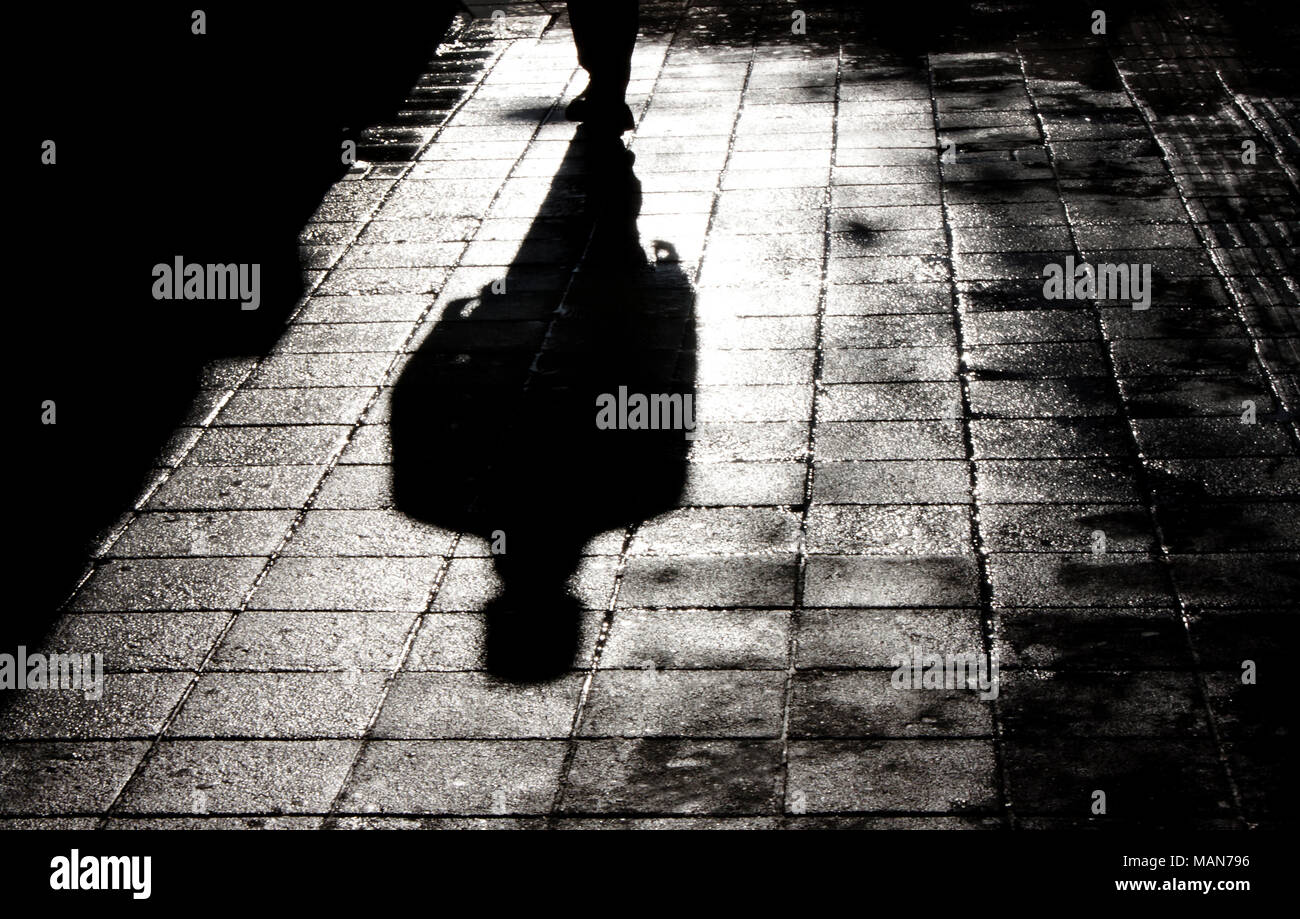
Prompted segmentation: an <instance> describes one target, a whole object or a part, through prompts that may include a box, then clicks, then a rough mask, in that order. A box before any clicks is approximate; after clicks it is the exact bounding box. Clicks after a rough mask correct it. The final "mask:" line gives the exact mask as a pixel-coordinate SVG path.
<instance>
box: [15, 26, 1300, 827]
mask: <svg viewBox="0 0 1300 919" xmlns="http://www.w3.org/2000/svg"><path fill="white" fill-rule="evenodd" d="M1033 6H1034V5H1032V4H1005V5H980V6H978V7H977V8H975V10H974V11H970V10H969V9H967V7H968V5H967V4H960V5H951V6H943V5H941V7H942V9H941V12H942V13H943V15H942V16H940V15H938V14H936V15H933V16H928V15H927V16H922V15H921V14H920V13H919V12H918V14H917V17H916V20H915V21H909V22H904V23H899V22H894V21H892V20H891V21H890V22H889V23H882V22H880V21H876V20H875V19H873V18H872V17H871V15H870V14H869V12H868V11H865V10H859V9H857V8H856V7H853V6H849V5H834V6H829V7H823V6H819V5H816V4H813V5H811V6H809V5H804V9H805V10H806V11H807V22H806V30H805V31H804V32H803V33H802V34H799V33H797V32H792V31H791V26H792V23H791V21H790V18H789V15H788V12H787V11H786V10H785V9H784V8H781V9H774V8H771V7H768V6H766V5H764V4H760V3H753V4H749V3H737V4H734V5H729V6H727V7H725V8H724V7H698V8H691V9H685V10H684V9H682V8H681V7H680V6H679V5H678V4H671V3H653V2H650V3H645V4H643V10H642V36H641V39H640V41H639V43H638V47H637V51H636V54H635V57H634V61H633V74H632V83H631V86H630V87H629V96H628V100H629V103H630V104H631V106H632V109H633V111H634V113H635V115H636V117H637V127H636V129H635V131H633V132H631V133H630V134H628V135H626V136H625V137H624V138H623V139H622V140H621V141H619V140H614V139H612V138H610V137H603V138H594V137H591V136H589V135H588V134H586V133H585V132H584V131H580V130H576V129H575V127H574V126H573V125H571V124H569V123H566V122H565V121H564V120H563V115H562V109H563V103H564V102H565V101H567V100H568V99H570V98H572V96H573V95H574V94H576V92H577V91H579V90H580V89H581V88H582V86H583V84H584V78H583V75H582V73H581V72H580V71H578V70H577V67H576V60H575V57H574V51H573V45H572V42H571V38H570V35H569V32H568V30H567V27H566V20H565V19H564V17H563V15H557V16H554V17H552V15H551V13H552V12H554V11H549V12H548V11H546V10H543V9H542V8H541V7H540V6H536V7H535V6H533V5H529V6H527V7H526V8H525V7H521V8H518V9H514V10H512V16H511V17H509V28H508V29H506V30H505V31H504V32H501V31H494V27H493V25H492V24H491V23H490V22H480V23H477V24H474V25H472V26H470V27H469V28H468V29H466V30H465V31H463V32H461V33H459V34H458V35H456V36H454V37H453V38H451V39H449V40H448V41H447V42H446V43H444V45H443V46H441V47H440V49H439V53H438V56H437V58H436V59H435V60H434V61H433V62H432V63H431V64H430V66H429V67H428V68H427V70H426V73H425V75H424V76H423V77H422V78H421V80H420V83H419V86H418V87H417V88H416V89H415V90H414V91H413V93H412V95H411V99H410V103H411V104H410V106H408V107H407V108H405V109H403V110H402V111H403V112H404V113H406V114H399V115H398V116H395V117H394V118H392V119H390V122H391V123H385V124H384V125H381V126H380V127H379V128H377V129H375V130H374V131H372V132H370V133H369V134H367V135H366V137H367V138H369V146H367V147H366V148H365V152H364V153H363V155H362V162H361V163H359V164H358V165H357V166H356V168H354V169H353V170H352V171H351V172H350V173H349V174H348V175H347V176H346V177H345V178H344V179H343V180H341V181H339V182H338V183H336V184H335V185H334V186H333V187H332V188H331V190H330V191H329V193H328V194H327V195H326V197H325V199H324V201H323V202H322V203H321V204H320V206H319V207H318V209H317V210H316V212H315V214H314V216H313V217H312V219H311V221H310V222H309V223H308V224H307V226H306V227H305V229H304V230H303V233H302V235H301V242H302V247H301V253H302V260H303V264H304V266H305V268H306V269H307V282H308V293H307V295H306V296H305V297H304V299H303V301H302V302H301V305H300V308H299V309H298V310H297V311H296V312H295V313H294V314H293V316H292V319H291V321H290V324H289V326H288V328H287V330H286V331H285V333H284V334H283V335H282V336H281V338H280V339H279V341H278V343H277V344H276V345H275V346H274V348H273V349H272V350H271V351H270V352H269V353H268V354H266V355H265V356H262V355H256V356H253V357H249V358H247V359H240V360H230V361H223V362H217V363H215V364H213V365H210V366H209V367H208V368H207V370H206V371H205V377H204V385H203V390H202V393H201V394H200V397H199V399H198V400H197V402H196V405H195V407H194V409H193V410H192V412H191V414H190V417H189V418H188V419H187V423H186V424H184V425H183V426H182V427H181V428H180V429H178V430H177V432H176V433H175V435H174V436H173V438H172V440H171V442H170V444H169V446H168V449H167V452H166V453H165V455H164V456H163V457H161V458H160V459H159V460H158V462H157V468H156V470H155V475H154V478H153V480H152V484H151V487H150V489H149V490H148V491H147V492H146V493H145V494H144V495H143V496H142V499H141V501H140V504H139V506H138V507H137V508H136V509H135V510H134V512H132V514H131V515H130V516H129V518H127V519H126V520H125V522H124V526H123V527H121V528H120V529H118V530H116V531H115V532H114V533H113V534H112V536H111V537H110V538H109V539H108V540H107V541H106V542H105V543H104V545H103V546H102V547H101V549H100V551H99V552H98V553H97V554H96V556H95V558H94V559H93V571H92V573H91V575H90V577H89V578H88V580H87V581H86V582H85V583H84V584H83V585H82V587H81V588H80V589H79V590H78V591H77V592H76V594H75V595H74V596H73V598H72V599H71V601H70V603H69V604H68V608H67V610H66V612H64V613H63V614H62V615H61V617H60V618H59V620H58V622H57V624H56V626H55V628H54V629H53V630H52V632H51V635H50V636H49V637H48V639H47V640H46V642H45V644H44V649H45V650H58V651H79V652H83V653H84V652H91V651H102V652H103V653H104V655H105V658H106V667H107V669H108V671H109V673H108V674H107V677H106V687H105V694H104V698H103V699H102V700H100V701H98V702H92V701H88V700H85V699H83V698H82V697H81V695H80V694H78V693H72V692H49V691H45V692H41V691H24V692H20V693H13V694H10V693H6V696H7V697H8V698H6V699H5V703H6V704H7V708H6V709H5V712H4V715H3V722H2V724H3V728H0V737H3V742H2V743H0V762H2V763H3V766H0V772H2V773H3V774H4V775H5V782H4V787H3V790H2V791H0V814H2V815H3V818H2V819H3V821H4V822H8V821H28V820H30V821H33V822H35V823H38V824H39V823H41V822H42V821H46V820H54V819H60V818H67V819H70V820H72V821H74V822H83V823H87V824H97V823H107V824H108V825H126V824H135V823H139V822H143V823H146V824H153V825H158V824H162V825H172V824H174V823H177V822H182V821H192V820H198V821H200V823H206V824H207V825H215V824H216V823H218V822H220V821H226V822H232V823H236V824H245V825H268V824H271V825H282V824H283V825H302V826H315V825H322V824H324V825H331V826H334V825H337V826H357V825H386V826H387V825H392V826H402V825H419V824H421V823H422V822H430V821H434V822H440V823H448V824H451V825H477V824H478V823H480V822H485V823H489V824H492V825H521V826H533V825H541V826H555V825H605V824H606V823H607V822H608V823H645V824H647V825H660V824H662V823H672V822H674V821H694V820H699V821H702V822H704V823H705V825H754V826H797V825H832V826H845V825H859V826H882V827H885V826H888V827H901V826H933V827H964V826H981V827H983V826H989V827H1023V828H1042V827H1061V826H1080V825H1093V826H1105V825H1109V824H1113V825H1120V826H1135V825H1136V826H1144V827H1162V826H1184V827H1187V826H1190V827H1219V826H1225V827H1243V826H1247V825H1278V824H1281V823H1284V822H1285V821H1286V819H1287V817H1288V815H1289V811H1288V808H1289V807H1290V800H1291V799H1290V797H1289V796H1288V794H1287V792H1286V790H1285V788H1284V787H1283V786H1284V783H1283V780H1282V775H1281V763H1282V759H1281V747H1282V745H1283V743H1284V742H1285V740H1286V739H1287V737H1288V728H1287V717H1286V715H1285V711H1286V708H1287V706H1285V705H1283V703H1282V699H1281V690H1280V689H1279V687H1280V686H1281V685H1282V679H1281V678H1279V677H1278V676H1277V674H1279V673H1280V672H1284V671H1283V670H1282V655H1283V654H1284V653H1285V651H1286V649H1288V648H1289V647H1291V645H1292V639H1293V636H1294V630H1295V624H1294V616H1293V615H1292V614H1293V613H1294V611H1295V609H1294V607H1295V597H1296V596H1297V588H1298V587H1300V585H1297V577H1296V572H1297V571H1298V570H1300V565H1297V562H1300V536H1297V526H1296V522H1295V521H1296V520H1297V513H1296V512H1297V495H1300V440H1298V439H1297V425H1296V415H1295V412H1296V411H1297V410H1298V409H1300V390H1297V384H1296V374H1295V370H1296V367H1297V365H1298V364H1300V354H1298V353H1297V351H1296V346H1295V343H1296V338H1297V331H1300V324H1298V323H1297V321H1296V317H1297V312H1296V307H1297V290H1298V288H1297V281H1296V275H1295V267H1296V266H1295V245H1294V242H1295V238H1296V233H1297V229H1298V225H1297V211H1296V204H1297V198H1298V194H1297V184H1296V182H1297V175H1298V173H1297V171H1296V168H1297V165H1298V164H1300V157H1297V145H1296V139H1295V138H1296V133H1295V129H1294V126H1295V122H1294V106H1295V103H1294V98H1293V96H1289V95H1288V92H1289V90H1288V89H1287V88H1286V81H1287V78H1288V75H1287V73H1286V71H1285V69H1284V67H1283V66H1281V65H1279V62H1278V59H1277V56H1276V55H1270V54H1269V53H1267V48H1264V49H1263V50H1261V46H1260V45H1259V41H1260V36H1259V34H1258V29H1253V28H1247V26H1246V25H1245V24H1243V21H1242V16H1243V14H1242V11H1240V10H1234V11H1227V12H1225V11H1224V10H1222V9H1220V8H1219V7H1217V6H1214V5H1207V4H1203V3H1192V2H1187V3H1181V2H1180V3H1178V4H1174V5H1173V6H1172V7H1169V8H1166V7H1164V6H1161V7H1159V8H1157V7H1155V6H1154V5H1152V6H1146V5H1136V6H1135V7H1134V8H1133V9H1131V10H1129V9H1126V10H1116V11H1113V12H1112V15H1111V18H1110V22H1109V24H1108V27H1107V32H1106V34H1105V35H1104V36H1099V35H1095V34H1093V33H1092V32H1091V30H1090V27H1089V26H1090V19H1089V13H1090V11H1084V10H1079V11H1076V10H1075V9H1074V8H1073V5H1071V4H1065V5H1063V6H1062V7H1061V9H1060V10H1059V11H1056V12H1054V13H1053V15H1052V16H1050V17H1048V18H1044V17H1043V14H1042V13H1041V12H1036V11H1035V10H1034V8H1033ZM1247 6H1249V7H1251V8H1252V9H1255V10H1262V7H1261V6H1260V5H1258V4H1247ZM1170 10H1175V11H1176V15H1173V14H1171V13H1170ZM931 20H932V21H931ZM421 100H425V101H429V100H436V101H437V103H438V108H439V109H440V110H441V108H442V107H443V106H444V105H445V106H449V107H450V108H449V109H448V110H449V111H450V115H449V117H447V118H446V120H445V123H441V122H440V119H434V120H435V121H438V122H439V123H437V124H422V123H420V119H419V118H418V117H417V116H416V115H414V114H411V113H413V112H416V111H417V110H418V106H417V105H416V103H417V102H419V101H421ZM430 110H432V109H430ZM1244 141H1252V142H1253V143H1254V144H1255V151H1256V154H1257V156H1256V158H1255V159H1254V161H1253V162H1251V163H1249V164H1248V163H1244V162H1243V161H1242V151H1243V142H1244ZM625 145H626V147H625ZM1067 257H1069V258H1073V259H1074V261H1075V262H1078V263H1082V262H1088V263H1090V264H1093V265H1120V264H1123V265H1138V266H1149V269H1150V273H1151V288H1150V294H1151V296H1150V303H1149V305H1148V306H1147V308H1144V309H1143V308H1139V309H1135V308H1134V305H1133V303H1132V302H1129V300H1126V299H1124V298H1121V297H1116V298H1113V299H1100V300H1099V299H1096V298H1094V297H1084V298H1080V299H1073V298H1071V299H1065V298H1061V299H1048V298H1046V297H1045V296H1044V274H1043V272H1044V269H1045V268H1046V267H1048V266H1049V265H1055V264H1063V263H1065V261H1066V259H1067ZM620 387H623V388H625V389H626V390H627V392H628V393H633V394H634V393H645V394H660V395H665V396H673V395H676V396H680V397H684V396H686V395H690V396H691V397H692V400H693V406H694V418H693V421H694V424H693V425H692V428H693V430H690V431H686V430H682V429H680V428H669V429H667V430H664V429H658V430H654V429H646V430H641V429H637V428H636V426H635V425H629V424H625V425H621V426H620V425H616V426H615V427H614V428H612V429H609V428H606V427H601V426H598V425H597V424H595V423H594V422H595V417H596V412H597V408H598V406H599V405H600V400H601V397H602V396H604V395H607V394H617V393H618V392H619V390H620ZM688 434H689V435H690V436H687V435H688ZM521 623H524V624H523V625H522V626H521ZM918 654H919V655H925V654H932V655H940V656H947V657H956V656H962V655H966V656H970V657H972V658H975V657H978V658H981V659H983V660H985V661H987V660H989V659H990V657H994V658H996V660H997V661H998V663H999V665H1000V677H999V682H998V687H997V693H996V696H995V697H994V698H981V694H980V693H979V691H978V690H976V689H972V688H970V687H969V686H965V685H961V686H931V687H927V686H923V685H922V686H912V685H908V686H905V687H900V686H899V685H897V684H896V683H895V681H894V676H895V674H896V670H897V666H898V665H897V661H898V660H899V659H900V658H905V659H908V660H911V659H912V657H913V656H914V655H918ZM1251 674H1258V680H1256V681H1252V680H1251V679H1250V675H1251ZM1097 790H1102V791H1105V792H1106V801H1107V805H1106V810H1105V813H1099V812H1097V810H1096V809H1095V807H1094V805H1095V798H1094V792H1095V791H1097Z"/></svg>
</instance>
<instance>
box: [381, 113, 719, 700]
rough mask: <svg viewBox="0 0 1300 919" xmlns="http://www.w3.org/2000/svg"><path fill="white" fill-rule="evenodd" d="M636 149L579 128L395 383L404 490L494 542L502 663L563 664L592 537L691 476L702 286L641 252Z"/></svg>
mask: <svg viewBox="0 0 1300 919" xmlns="http://www.w3.org/2000/svg"><path fill="white" fill-rule="evenodd" d="M632 160H633V157H632V154H631V153H629V152H628V151H627V150H626V149H625V148H624V147H623V145H622V144H621V143H620V142H619V141H618V140H617V138H612V137H610V138H602V137H598V136H592V135H589V134H587V133H585V132H583V131H579V133H578V135H577V136H576V137H575V138H574V140H573V142H572V143H571V144H570V146H569V148H568V150H567V152H566V155H565V157H564V161H563V163H562V164H561V167H560V168H559V170H558V171H557V178H556V179H555V180H554V181H553V183H552V185H551V188H550V189H549V191H548V194H547V196H546V199H545V201H544V202H543V203H542V205H541V207H540V208H539V211H538V214H537V216H536V217H535V218H534V220H533V222H532V224H531V225H530V227H529V229H528V231H527V233H526V234H525V235H524V237H523V239H522V240H521V241H520V242H519V245H518V249H517V254H516V255H515V256H514V258H513V261H512V262H511V264H510V265H509V266H508V267H506V268H503V274H502V276H501V277H500V278H498V279H495V280H493V281H491V282H489V283H487V284H484V285H483V286H482V288H481V289H480V290H479V291H478V292H477V295H476V296H473V297H466V298H461V299H456V300H453V301H451V302H449V303H448V304H447V306H446V307H445V308H444V309H443V310H442V312H441V315H440V316H439V317H438V318H437V320H436V321H435V322H433V323H432V327H431V328H430V330H429V331H428V333H427V337H426V338H425V339H424V341H423V342H422V344H420V346H419V349H418V351H417V352H416V353H415V354H414V355H412V357H411V359H410V361H409V363H408V364H407V366H406V368H405V369H404V371H403V372H402V374H401V377H400V378H399V380H398V382H397V385H396V387H395V389H394V393H393V399H392V420H391V424H392V444H393V485H394V498H395V501H396V504H397V507H398V509H399V510H401V511H403V512H404V513H406V514H409V515H411V516H413V517H416V518H418V519H421V520H424V521H427V522H430V523H433V524H436V525H438V526H440V527H444V528H446V529H453V530H458V531H461V532H464V533H468V534H472V535H474V536H477V537H479V538H481V539H483V540H485V541H486V542H487V543H488V544H489V546H490V547H491V551H492V558H493V562H494V564H495V567H496V571H497V574H498V575H499V577H500V579H501V581H502V584H503V590H502V592H501V595H500V596H499V597H498V599H497V600H495V601H494V602H493V603H492V605H491V607H490V609H489V610H488V613H489V619H488V664H489V667H490V668H491V669H493V670H495V671H497V672H498V673H499V674H501V675H505V676H511V677H516V678H527V677H532V676H539V677H541V676H549V675H551V674H553V673H555V672H557V671H559V670H562V669H567V668H568V667H569V666H570V664H571V663H572V660H573V654H574V646H575V643H576V635H577V614H578V609H579V604H578V601H577V600H576V599H575V597H574V596H573V595H572V594H571V593H570V592H569V587H570V582H571V581H572V579H573V578H574V575H575V571H576V569H577V567H578V564H579V561H580V558H581V555H582V550H583V547H584V545H585V544H586V543H587V542H589V541H590V540H591V539H592V538H593V537H594V536H596V535H598V534H600V533H602V532H605V531H608V530H617V529H623V528H626V527H628V526H631V525H633V524H636V523H639V522H640V521H642V520H644V519H646V518H647V517H650V516H653V515H655V514H659V513H662V512H664V511H665V510H667V509H669V508H672V507H675V506H676V505H677V502H678V499H679V497H680V495H681V493H682V489H683V486H684V483H685V471H686V469H685V467H686V456H687V450H688V448H689V446H690V435H691V430H692V429H693V427H694V417H693V404H692V403H693V398H694V387H695V340H694V336H695V333H694V295H693V293H692V291H691V288H690V285H689V283H688V281H687V278H686V276H685V274H684V273H683V272H682V271H681V269H680V267H679V266H678V264H677V263H676V262H675V261H667V260H665V261H663V262H658V261H656V262H651V261H650V260H649V259H648V258H647V257H646V253H645V250H644V249H643V248H642V245H641V241H640V238H639V235H638V232H637V216H638V214H639V212H640V207H641V191H640V183H639V182H638V181H637V179H636V176H635V174H634V173H633V171H632ZM655 250H656V252H657V253H661V254H662V253H667V254H668V255H671V254H672V252H673V249H672V246H671V244H670V243H664V242H656V243H655Z"/></svg>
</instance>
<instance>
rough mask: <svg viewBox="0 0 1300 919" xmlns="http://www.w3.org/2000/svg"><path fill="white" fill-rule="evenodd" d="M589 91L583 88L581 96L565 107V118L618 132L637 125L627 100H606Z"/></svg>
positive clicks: (620, 132) (628, 129)
mask: <svg viewBox="0 0 1300 919" xmlns="http://www.w3.org/2000/svg"><path fill="white" fill-rule="evenodd" d="M587 93H588V91H587V90H583V91H582V94H581V95H580V96H578V97H577V98H576V99H574V100H573V101H572V102H570V103H569V104H568V105H566V106H565V107H564V117H565V118H567V119H568V120H569V121H581V122H582V123H584V124H587V125H590V126H591V127H593V128H598V129H602V130H605V129H607V130H610V131H612V132H614V133H616V134H622V133H623V132H624V131H630V130H632V129H633V128H634V127H636V119H634V118H633V117H632V109H631V108H630V107H628V104H627V103H626V102H622V101H615V100H613V99H610V100H608V101H605V100H601V99H599V98H596V97H593V96H590V95H588V94H587Z"/></svg>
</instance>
